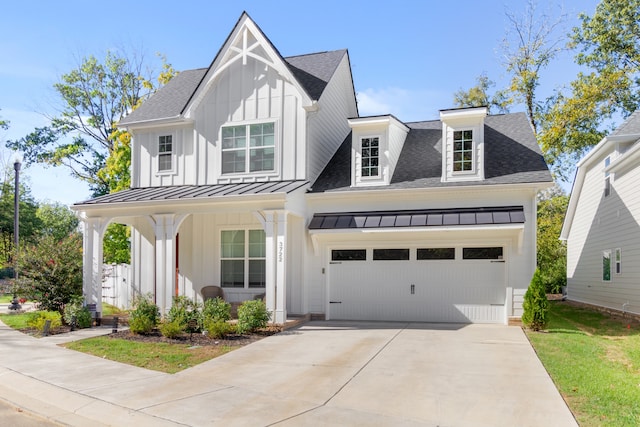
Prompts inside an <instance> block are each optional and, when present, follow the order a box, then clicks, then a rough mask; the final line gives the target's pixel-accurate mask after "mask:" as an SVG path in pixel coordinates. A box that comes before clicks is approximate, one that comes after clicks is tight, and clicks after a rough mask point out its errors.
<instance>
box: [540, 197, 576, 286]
mask: <svg viewBox="0 0 640 427" xmlns="http://www.w3.org/2000/svg"><path fill="white" fill-rule="evenodd" d="M538 199H539V200H538V229H537V243H538V253H537V263H538V270H539V271H540V279H541V280H542V282H543V283H544V286H545V288H546V290H547V292H550V293H557V292H559V291H560V287H561V286H564V285H565V284H566V283H567V247H566V245H565V244H564V242H562V241H560V240H559V238H560V231H561V230H562V223H563V222H564V215H565V212H566V210H567V205H568V204H569V197H568V196H567V195H566V194H564V192H563V191H562V190H561V189H560V188H559V187H554V188H552V189H550V190H547V191H546V192H543V193H541V195H540V196H539V198H538Z"/></svg>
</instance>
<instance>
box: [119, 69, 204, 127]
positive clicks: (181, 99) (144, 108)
mask: <svg viewBox="0 0 640 427" xmlns="http://www.w3.org/2000/svg"><path fill="white" fill-rule="evenodd" d="M206 72H207V69H206V68H198V69H196V70H186V71H182V72H181V73H179V74H178V75H177V76H175V77H174V78H172V79H171V81H169V83H167V84H166V85H165V86H163V87H162V88H160V90H158V91H157V92H156V93H155V94H154V95H152V96H151V97H150V98H149V99H147V100H146V101H145V102H143V103H142V105H141V106H140V107H138V108H137V109H136V110H135V111H133V112H132V113H131V114H129V115H128V116H127V117H125V118H124V119H122V120H120V125H127V124H130V123H136V122H144V121H147V120H158V119H167V118H170V117H176V116H178V115H179V114H180V112H181V111H182V109H183V108H184V106H185V105H186V103H187V102H188V101H189V98H190V97H191V94H192V93H193V91H194V90H195V89H196V88H197V87H198V84H199V83H200V81H201V80H202V78H203V77H204V75H205V73H206Z"/></svg>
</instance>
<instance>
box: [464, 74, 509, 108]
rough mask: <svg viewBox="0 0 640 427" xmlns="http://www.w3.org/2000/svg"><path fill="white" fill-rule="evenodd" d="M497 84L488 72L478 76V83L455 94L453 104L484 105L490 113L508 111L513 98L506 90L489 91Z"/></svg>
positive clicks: (465, 105)
mask: <svg viewBox="0 0 640 427" xmlns="http://www.w3.org/2000/svg"><path fill="white" fill-rule="evenodd" d="M495 85H496V84H495V82H494V81H492V80H491V79H489V77H487V74H486V73H482V74H480V75H479V76H478V77H477V78H476V85H475V86H472V87H470V88H469V89H467V90H464V89H459V90H458V91H457V92H456V93H454V94H453V104H454V106H456V107H484V106H486V107H487V108H488V109H489V113H496V112H497V113H507V112H508V111H509V105H510V104H511V103H512V99H511V98H510V97H509V96H508V95H507V93H506V92H504V91H501V90H498V91H494V92H493V94H490V93H489V91H490V89H491V88H492V87H494V86H495Z"/></svg>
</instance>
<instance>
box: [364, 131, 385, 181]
mask: <svg viewBox="0 0 640 427" xmlns="http://www.w3.org/2000/svg"><path fill="white" fill-rule="evenodd" d="M360 145H361V147H360V148H361V150H362V158H361V160H362V166H361V167H360V172H361V175H362V176H363V177H370V176H373V177H377V176H380V165H379V161H380V151H379V149H380V139H379V138H378V137H377V136H376V137H372V138H362V139H361V140H360Z"/></svg>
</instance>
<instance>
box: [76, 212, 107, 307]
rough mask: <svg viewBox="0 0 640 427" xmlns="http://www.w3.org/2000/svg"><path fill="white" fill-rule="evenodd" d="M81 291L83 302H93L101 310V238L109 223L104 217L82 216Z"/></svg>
mask: <svg viewBox="0 0 640 427" xmlns="http://www.w3.org/2000/svg"><path fill="white" fill-rule="evenodd" d="M82 223H83V228H84V233H83V235H82V236H83V237H82V247H83V251H82V252H83V255H82V258H83V259H82V262H83V264H82V269H83V272H82V293H83V295H84V301H85V304H95V305H96V311H97V312H102V264H103V262H102V261H103V254H102V240H103V237H104V232H105V229H106V228H107V225H108V224H109V220H108V219H106V218H82Z"/></svg>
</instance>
